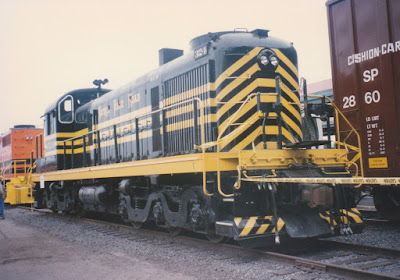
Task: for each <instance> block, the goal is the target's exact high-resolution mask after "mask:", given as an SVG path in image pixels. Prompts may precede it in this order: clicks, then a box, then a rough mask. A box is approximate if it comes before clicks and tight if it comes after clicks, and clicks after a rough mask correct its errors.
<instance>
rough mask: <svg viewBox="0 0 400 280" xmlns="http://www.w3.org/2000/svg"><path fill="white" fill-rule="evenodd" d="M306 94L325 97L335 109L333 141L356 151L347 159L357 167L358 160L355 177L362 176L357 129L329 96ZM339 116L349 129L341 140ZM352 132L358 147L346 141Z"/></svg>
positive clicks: (361, 160)
mask: <svg viewBox="0 0 400 280" xmlns="http://www.w3.org/2000/svg"><path fill="white" fill-rule="evenodd" d="M308 96H309V97H315V98H325V99H327V100H328V101H329V103H328V104H329V105H330V106H332V107H333V108H334V109H335V124H336V136H337V140H336V141H335V143H336V144H337V145H338V147H340V146H343V147H344V148H345V149H346V150H349V149H350V150H353V151H356V152H357V154H356V155H355V156H354V157H353V158H352V159H351V160H349V162H350V163H349V165H355V166H356V167H357V164H356V161H357V160H360V168H359V170H358V167H357V168H356V174H355V177H364V168H363V159H362V153H361V137H360V134H359V133H358V132H357V130H356V129H355V128H354V126H353V125H352V124H351V123H350V121H349V120H348V119H347V118H346V116H345V115H344V114H343V113H342V111H340V109H339V108H338V107H337V106H336V105H335V103H333V101H332V100H331V99H330V98H329V97H327V96H323V95H308ZM339 116H340V117H341V118H342V119H343V120H344V121H345V122H346V124H347V125H348V126H349V127H350V129H351V131H350V132H349V133H348V134H347V135H346V137H345V139H344V140H343V141H341V140H340V128H339ZM328 121H329V120H328ZM352 133H354V134H355V135H356V137H357V142H358V147H355V146H353V145H350V144H348V143H346V141H347V140H348V139H349V137H350V135H351V134H352ZM359 171H360V173H361V174H360V175H359V174H358V172H359Z"/></svg>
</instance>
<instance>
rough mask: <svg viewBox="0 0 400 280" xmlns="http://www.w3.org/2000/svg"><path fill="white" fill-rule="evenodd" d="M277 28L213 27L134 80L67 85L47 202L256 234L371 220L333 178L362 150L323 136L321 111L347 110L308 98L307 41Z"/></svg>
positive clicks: (250, 238) (228, 233) (39, 192)
mask: <svg viewBox="0 0 400 280" xmlns="http://www.w3.org/2000/svg"><path fill="white" fill-rule="evenodd" d="M268 33H269V31H268V30H262V29H257V30H254V31H251V32H249V31H243V30H240V31H237V30H236V31H229V32H216V33H208V34H205V35H202V36H199V37H197V38H195V39H193V40H192V41H191V42H190V51H189V52H188V53H187V54H185V55H184V54H183V51H182V50H176V49H162V50H160V52H159V55H160V66H159V68H158V69H156V70H154V71H152V72H150V73H148V74H145V75H144V76H142V77H139V78H137V79H136V80H134V81H133V82H131V83H129V84H128V85H126V86H124V87H122V88H119V89H116V90H112V91H109V90H106V89H102V88H101V87H98V88H93V89H81V90H74V91H71V92H68V93H66V94H64V95H63V96H61V97H60V98H59V99H58V100H57V101H56V102H55V103H54V104H52V105H51V106H49V107H48V109H47V110H46V112H45V115H44V119H45V133H44V141H45V155H44V156H43V157H42V158H39V159H37V161H36V171H37V173H36V174H34V175H33V181H34V182H35V183H36V188H35V199H36V206H37V207H45V208H49V209H52V210H53V211H63V212H66V213H79V214H84V213H85V212H99V213H108V214H113V215H115V216H119V217H120V218H121V219H122V220H123V221H125V222H127V223H131V224H133V225H134V226H135V227H140V226H142V225H143V224H144V223H153V224H155V225H157V226H159V227H163V228H165V229H167V230H168V231H169V232H171V233H173V234H177V233H179V231H180V230H181V229H187V230H191V231H194V232H199V233H203V234H205V235H206V236H207V237H208V238H209V239H210V240H212V241H215V242H217V241H222V240H224V239H225V238H233V239H235V240H237V241H238V242H239V243H240V244H242V245H244V246H260V245H265V244H266V243H268V242H269V241H272V242H275V243H280V242H281V239H282V238H283V237H290V238H308V237H318V236H325V235H329V234H346V233H351V232H357V231H360V230H361V229H362V219H361V217H360V213H359V212H358V211H357V209H356V208H355V200H354V185H352V184H343V183H338V182H336V181H335V178H347V177H349V178H350V176H352V175H351V174H350V171H349V166H354V165H357V162H356V160H357V159H359V153H358V150H357V149H356V147H354V145H352V146H348V145H347V144H346V143H345V141H340V139H338V140H337V141H336V143H335V145H334V147H335V148H331V147H330V146H331V145H330V144H331V143H330V142H327V141H322V140H321V139H318V138H317V137H316V135H317V133H316V125H315V123H316V122H315V118H316V117H317V116H321V115H323V116H327V115H329V116H331V115H332V116H333V115H335V116H340V112H339V113H338V112H337V111H336V114H334V112H335V109H334V105H333V104H332V103H331V102H329V101H327V102H325V99H321V100H322V101H321V103H320V104H314V105H313V106H307V104H305V106H304V109H303V108H302V106H301V104H300V98H299V92H300V90H299V79H298V68H297V54H296V51H295V48H294V47H293V45H292V43H289V42H286V41H283V40H280V39H277V38H274V37H270V36H269V34H268ZM350 133H356V132H354V131H351V132H350ZM345 140H346V139H345ZM354 154H356V156H354Z"/></svg>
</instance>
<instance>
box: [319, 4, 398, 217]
mask: <svg viewBox="0 0 400 280" xmlns="http://www.w3.org/2000/svg"><path fill="white" fill-rule="evenodd" d="M326 5H327V12H328V26H329V38H330V44H331V62H332V77H333V90H334V100H335V103H336V104H337V105H338V107H339V108H340V109H341V110H342V111H343V113H344V114H345V115H346V117H347V118H348V119H349V120H350V121H351V123H352V124H353V125H354V127H355V128H356V129H357V131H358V132H359V133H360V136H361V143H362V151H363V153H362V155H363V167H364V175H365V176H366V177H400V1H399V0H330V1H327V3H326ZM339 128H340V133H343V132H344V131H346V130H347V129H348V127H346V126H345V125H344V124H342V123H340V124H339ZM373 194H374V200H375V206H376V207H377V209H378V210H379V211H380V212H382V213H383V214H385V215H386V216H397V215H400V214H398V213H400V191H399V189H398V188H396V187H384V186H380V187H376V188H374V190H373Z"/></svg>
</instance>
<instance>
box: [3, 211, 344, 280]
mask: <svg viewBox="0 0 400 280" xmlns="http://www.w3.org/2000/svg"><path fill="white" fill-rule="evenodd" d="M6 211H7V212H6V213H7V219H13V220H14V221H15V222H17V223H18V224H20V225H24V226H28V227H33V228H36V229H38V230H42V231H45V232H47V233H48V234H50V235H52V236H54V237H57V238H60V239H62V240H65V241H68V242H73V243H75V244H79V245H83V246H85V247H87V248H90V249H92V250H97V251H100V252H102V253H104V254H111V255H115V256H132V257H135V258H137V259H139V260H142V261H143V262H149V263H153V264H157V266H159V267H160V268H163V269H165V270H167V271H169V272H173V273H180V274H181V275H187V277H188V278H192V279H193V278H194V279H221V280H225V279H226V280H228V279H229V280H234V279H272V280H274V279H339V278H335V277H332V276H327V275H323V274H317V273H308V272H304V271H302V270H300V269H298V268H295V267H292V266H290V265H283V264H280V263H277V262H273V261H268V260H265V259H261V258H255V257H250V256H241V255H237V254H236V255H234V254H232V253H229V252H221V251H219V249H217V248H213V247H211V248H210V246H208V247H207V248H204V247H202V246H201V245H199V246H196V247H193V246H188V245H185V244H179V243H178V242H176V241H173V240H172V241H171V240H169V241H166V240H157V239H154V238H153V237H151V236H146V235H145V234H141V233H140V231H139V233H138V234H137V235H135V236H133V237H132V238H129V239H128V238H126V237H117V236H113V235H110V234H107V233H102V232H99V231H98V230H96V228H95V227H94V226H92V225H88V224H85V223H81V222H77V221H75V220H70V219H66V218H59V217H53V216H50V215H45V214H42V213H37V212H30V211H27V210H23V209H18V208H12V209H7V210H6ZM135 238H136V240H135ZM130 239H132V240H130ZM126 265H127V266H129V263H127V264H126Z"/></svg>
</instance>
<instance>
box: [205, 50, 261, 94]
mask: <svg viewBox="0 0 400 280" xmlns="http://www.w3.org/2000/svg"><path fill="white" fill-rule="evenodd" d="M262 49H263V48H262V47H257V48H254V49H253V50H251V51H250V52H249V53H248V54H247V55H244V56H243V57H242V58H240V59H239V60H238V61H236V62H235V63H234V64H232V65H231V66H230V67H229V68H228V69H226V70H225V71H224V72H223V73H222V74H221V75H220V76H219V77H218V79H217V80H216V81H215V83H214V85H213V87H212V90H215V89H216V88H218V87H219V85H220V84H221V83H222V82H223V81H225V80H226V78H227V77H230V76H231V75H232V74H233V73H235V72H236V71H237V70H238V69H239V68H241V67H242V66H243V65H245V64H246V63H248V62H249V61H250V60H252V59H253V58H254V57H256V56H257V55H258V54H259V52H260V51H261V50H262Z"/></svg>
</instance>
